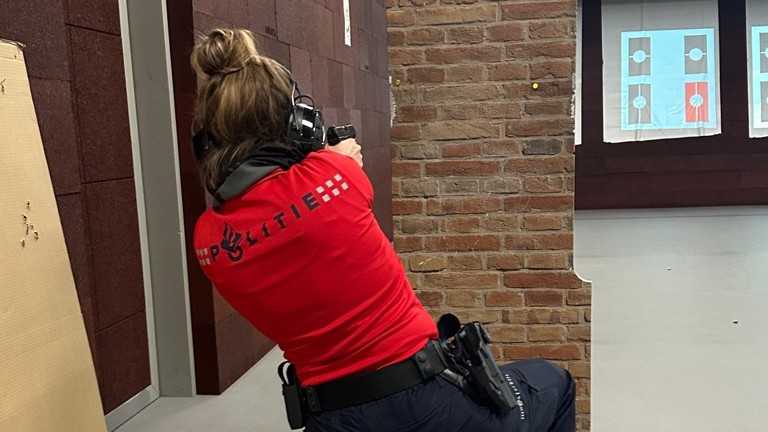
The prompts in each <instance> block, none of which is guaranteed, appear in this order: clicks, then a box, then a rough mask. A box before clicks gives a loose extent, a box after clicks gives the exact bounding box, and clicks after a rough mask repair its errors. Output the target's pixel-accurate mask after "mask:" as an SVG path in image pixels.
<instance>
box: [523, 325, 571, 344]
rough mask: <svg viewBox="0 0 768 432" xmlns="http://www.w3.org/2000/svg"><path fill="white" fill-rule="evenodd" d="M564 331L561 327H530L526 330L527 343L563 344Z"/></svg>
mask: <svg viewBox="0 0 768 432" xmlns="http://www.w3.org/2000/svg"><path fill="white" fill-rule="evenodd" d="M565 334H566V330H565V327H563V326H531V327H529V328H528V341H529V342H564V341H565Z"/></svg>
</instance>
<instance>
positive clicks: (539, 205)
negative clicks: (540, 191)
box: [504, 195, 573, 213]
mask: <svg viewBox="0 0 768 432" xmlns="http://www.w3.org/2000/svg"><path fill="white" fill-rule="evenodd" d="M504 210H505V211H507V212H512V213H531V212H570V211H572V210H573V195H547V196H536V195H534V196H515V197H508V198H504Z"/></svg>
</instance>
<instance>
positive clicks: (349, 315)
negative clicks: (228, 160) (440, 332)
mask: <svg viewBox="0 0 768 432" xmlns="http://www.w3.org/2000/svg"><path fill="white" fill-rule="evenodd" d="M372 202H373V188H372V187H371V183H370V181H369V180H368V177H367V176H366V175H365V173H364V172H363V170H362V169H361V168H360V167H359V166H358V165H357V163H356V162H355V161H354V160H353V159H352V158H350V157H348V156H344V155H340V154H338V153H335V152H332V151H329V150H323V151H319V152H315V153H311V154H310V155H309V156H308V157H307V158H306V159H305V160H304V161H302V162H301V163H298V164H296V165H293V166H292V167H291V168H290V169H289V170H287V171H282V170H278V171H276V172H275V173H273V174H271V175H269V176H268V177H266V178H264V179H262V180H261V181H259V182H258V183H256V184H255V185H253V186H252V187H251V188H249V189H248V190H247V191H245V192H244V193H243V194H242V195H240V196H238V197H236V198H234V199H232V200H230V201H227V202H226V203H224V204H223V205H222V206H220V207H219V208H218V209H216V210H214V209H209V210H207V211H206V212H205V213H203V215H202V216H201V217H200V219H199V220H198V222H197V227H196V229H195V250H196V253H197V259H198V261H199V262H200V265H201V266H202V269H203V271H204V272H205V274H206V276H208V278H209V279H211V281H212V282H213V284H214V286H216V288H217V289H218V290H219V292H220V293H221V295H222V296H223V297H224V298H225V299H226V300H227V301H228V302H229V303H230V304H231V305H232V306H233V307H234V308H235V309H236V310H237V311H238V312H239V313H240V314H242V315H243V316H244V317H245V318H247V319H248V320H249V321H250V322H251V323H252V324H253V325H254V326H255V327H256V328H257V329H259V330H260V331H261V332H262V333H264V334H265V335H266V336H267V337H269V338H270V339H272V340H273V341H275V342H276V343H277V344H278V345H279V346H280V348H281V349H282V350H283V351H284V352H285V358H286V359H287V360H288V361H290V362H291V363H293V364H294V365H296V371H297V373H298V375H299V378H300V379H301V380H302V383H303V384H304V385H315V384H320V383H324V382H327V381H331V380H334V379H336V378H340V377H343V376H346V375H350V374H356V373H361V372H369V371H373V370H376V369H379V368H381V367H384V366H387V365H389V364H392V363H396V362H399V361H401V360H404V359H406V358H408V357H409V356H411V355H413V354H414V353H416V351H418V350H420V349H421V348H423V347H424V345H425V344H426V343H427V341H428V340H429V339H431V338H436V337H437V329H436V327H435V324H434V321H433V320H432V318H431V317H430V315H429V314H428V313H427V312H426V311H425V310H424V308H423V307H422V305H421V304H420V303H419V301H418V299H417V298H416V296H415V294H414V292H413V289H412V288H411V285H410V283H409V282H408V280H407V279H406V277H405V272H404V270H403V267H402V264H401V262H400V260H399V259H398V257H397V255H396V254H395V251H394V249H393V248H392V245H391V244H390V242H389V240H388V239H387V238H386V236H385V235H384V234H383V233H382V232H381V229H380V228H379V225H378V223H377V222H376V219H375V218H374V215H373V211H372V210H371V204H372Z"/></svg>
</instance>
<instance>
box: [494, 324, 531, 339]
mask: <svg viewBox="0 0 768 432" xmlns="http://www.w3.org/2000/svg"><path fill="white" fill-rule="evenodd" d="M487 329H488V334H489V335H490V336H491V342H492V343H494V344H497V343H515V342H525V327H523V326H508V325H505V326H488V327H487Z"/></svg>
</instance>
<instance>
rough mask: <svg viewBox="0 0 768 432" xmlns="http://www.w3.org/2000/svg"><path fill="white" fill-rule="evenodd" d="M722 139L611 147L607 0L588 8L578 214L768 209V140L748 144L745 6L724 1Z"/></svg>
mask: <svg viewBox="0 0 768 432" xmlns="http://www.w3.org/2000/svg"><path fill="white" fill-rule="evenodd" d="M719 4H720V83H721V102H722V103H721V105H722V121H723V127H722V130H723V133H722V134H721V135H716V136H711V137H701V138H686V139H670V140H660V141H646V142H630V143H620V144H609V143H605V142H603V136H602V130H603V120H602V96H603V95H602V74H603V72H602V51H601V49H602V48H601V43H602V36H601V13H600V2H584V9H583V14H584V15H583V17H584V31H583V40H584V52H583V83H584V84H583V94H582V99H583V113H582V119H583V130H582V133H583V136H582V140H583V144H582V145H581V146H578V147H577V150H576V167H577V169H576V208H578V209H598V208H637V207H695V206H721V205H758V204H768V184H766V183H765V182H764V181H763V180H762V179H765V178H766V177H768V140H767V139H765V138H761V139H751V138H749V136H748V135H749V120H748V117H749V114H748V110H747V102H748V96H747V63H746V53H747V46H746V44H747V40H746V23H745V3H744V0H738V1H733V2H720V3H719Z"/></svg>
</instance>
